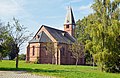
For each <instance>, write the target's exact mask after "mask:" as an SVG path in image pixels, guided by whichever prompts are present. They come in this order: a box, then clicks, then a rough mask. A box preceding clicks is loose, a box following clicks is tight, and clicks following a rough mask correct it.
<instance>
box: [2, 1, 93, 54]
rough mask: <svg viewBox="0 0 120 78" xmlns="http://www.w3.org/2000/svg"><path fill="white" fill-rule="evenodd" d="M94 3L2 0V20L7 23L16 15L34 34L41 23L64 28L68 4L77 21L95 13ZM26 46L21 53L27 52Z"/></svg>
mask: <svg viewBox="0 0 120 78" xmlns="http://www.w3.org/2000/svg"><path fill="white" fill-rule="evenodd" d="M92 4H93V0H0V20H1V21H2V22H4V23H5V24H6V23H7V22H12V19H13V17H15V18H16V19H18V20H19V22H20V23H21V24H22V25H24V26H25V27H27V28H28V30H29V31H30V32H31V33H32V32H33V33H34V34H35V33H36V32H37V31H38V29H39V28H40V26H41V25H47V26H50V27H54V28H57V29H60V30H63V23H64V20H65V16H66V12H67V7H68V6H71V7H72V9H73V14H74V17H75V21H77V20H78V19H82V18H84V17H85V16H87V15H89V14H91V13H93V10H92V9H91V8H90V6H91V5H92ZM26 43H28V42H26ZM26 46H27V44H25V45H24V47H23V48H22V49H23V50H21V52H20V53H25V49H26Z"/></svg>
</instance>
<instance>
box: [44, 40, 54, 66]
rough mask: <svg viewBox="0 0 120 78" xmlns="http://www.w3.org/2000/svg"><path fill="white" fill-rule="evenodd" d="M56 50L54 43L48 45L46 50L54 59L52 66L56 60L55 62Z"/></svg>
mask: <svg viewBox="0 0 120 78" xmlns="http://www.w3.org/2000/svg"><path fill="white" fill-rule="evenodd" d="M55 49H56V47H55V46H54V43H53V42H47V43H46V50H47V52H48V53H49V54H50V55H51V57H52V59H51V61H52V64H54V60H55V53H56V51H55Z"/></svg>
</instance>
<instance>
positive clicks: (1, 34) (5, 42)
mask: <svg viewBox="0 0 120 78" xmlns="http://www.w3.org/2000/svg"><path fill="white" fill-rule="evenodd" d="M0 39H1V40H2V43H1V44H0V58H1V59H2V57H5V56H7V55H8V53H9V52H10V50H11V41H12V38H11V37H10V36H9V34H8V29H7V26H5V25H3V23H0Z"/></svg>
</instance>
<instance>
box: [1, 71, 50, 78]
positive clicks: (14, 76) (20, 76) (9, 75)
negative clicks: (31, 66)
mask: <svg viewBox="0 0 120 78" xmlns="http://www.w3.org/2000/svg"><path fill="white" fill-rule="evenodd" d="M0 78H52V77H48V76H37V75H33V74H30V73H27V72H25V71H0Z"/></svg>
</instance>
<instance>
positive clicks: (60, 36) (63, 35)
mask: <svg viewBox="0 0 120 78" xmlns="http://www.w3.org/2000/svg"><path fill="white" fill-rule="evenodd" d="M42 27H45V29H46V30H47V31H48V32H49V33H50V34H51V36H52V37H53V38H54V39H55V40H56V41H57V42H58V43H73V42H75V38H74V37H72V36H71V35H69V33H67V32H65V31H62V30H58V29H55V28H51V27H48V26H45V25H42ZM42 27H41V28H42ZM41 28H40V29H41ZM49 41H52V40H51V39H50V38H49V37H48V36H47V34H45V33H44V31H42V32H40V33H39V38H38V39H36V38H35V37H34V38H33V39H32V40H31V41H30V42H49Z"/></svg>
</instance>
